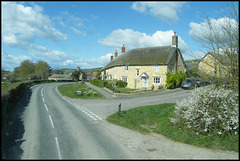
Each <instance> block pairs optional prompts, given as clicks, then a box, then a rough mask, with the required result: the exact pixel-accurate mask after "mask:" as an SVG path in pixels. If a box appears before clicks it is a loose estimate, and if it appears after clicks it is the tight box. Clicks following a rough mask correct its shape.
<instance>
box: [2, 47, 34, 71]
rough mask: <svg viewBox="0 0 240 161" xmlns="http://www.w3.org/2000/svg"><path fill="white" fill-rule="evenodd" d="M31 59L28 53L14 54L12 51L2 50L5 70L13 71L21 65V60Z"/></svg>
mask: <svg viewBox="0 0 240 161" xmlns="http://www.w3.org/2000/svg"><path fill="white" fill-rule="evenodd" d="M27 59H29V60H31V58H30V57H28V56H26V55H19V56H16V55H13V54H11V53H7V52H6V51H5V50H3V51H2V68H4V69H5V70H9V71H13V70H14V68H15V67H18V66H20V64H21V62H22V61H24V60H27Z"/></svg>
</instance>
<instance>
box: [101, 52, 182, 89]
mask: <svg viewBox="0 0 240 161" xmlns="http://www.w3.org/2000/svg"><path fill="white" fill-rule="evenodd" d="M176 61H177V63H176ZM171 65H172V66H173V71H172V73H175V72H176V70H178V71H182V72H186V69H185V66H184V60H183V59H182V57H181V56H180V54H176V53H175V56H173V57H172V59H171V60H170V62H169V64H168V65H159V72H155V65H148V66H140V65H139V66H128V70H127V71H126V70H125V66H115V67H112V68H109V69H106V70H105V71H106V76H107V78H106V80H113V79H118V80H122V77H127V82H128V85H127V88H132V89H142V88H143V81H142V80H141V75H142V74H143V73H146V74H147V75H148V77H149V78H148V89H151V88H152V85H154V89H158V87H160V86H162V87H164V88H166V79H167V76H166V73H167V72H171V71H170V69H171ZM137 69H139V76H137ZM101 75H102V78H103V77H104V75H105V74H104V71H102V72H101ZM154 77H160V83H154Z"/></svg>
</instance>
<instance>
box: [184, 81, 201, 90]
mask: <svg viewBox="0 0 240 161" xmlns="http://www.w3.org/2000/svg"><path fill="white" fill-rule="evenodd" d="M197 87H198V83H197V81H196V80H195V79H186V80H185V81H184V82H183V83H182V86H181V88H182V89H194V88H197Z"/></svg>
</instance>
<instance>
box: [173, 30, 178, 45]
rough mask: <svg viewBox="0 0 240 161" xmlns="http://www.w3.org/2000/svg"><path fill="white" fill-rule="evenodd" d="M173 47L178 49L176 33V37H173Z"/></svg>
mask: <svg viewBox="0 0 240 161" xmlns="http://www.w3.org/2000/svg"><path fill="white" fill-rule="evenodd" d="M172 47H176V48H178V36H177V35H176V32H174V36H172Z"/></svg>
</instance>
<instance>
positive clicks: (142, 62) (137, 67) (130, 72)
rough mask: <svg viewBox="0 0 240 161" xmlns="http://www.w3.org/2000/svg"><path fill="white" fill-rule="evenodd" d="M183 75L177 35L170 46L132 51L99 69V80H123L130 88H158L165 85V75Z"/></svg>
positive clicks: (116, 56)
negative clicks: (179, 73)
mask: <svg viewBox="0 0 240 161" xmlns="http://www.w3.org/2000/svg"><path fill="white" fill-rule="evenodd" d="M176 71H182V72H185V71H186V69H185V63H184V60H183V57H182V54H181V51H180V49H179V48H178V36H176V33H174V36H172V45H170V46H158V47H146V48H138V49H132V50H130V51H128V52H126V53H125V47H124V45H123V47H122V54H121V55H120V56H118V53H117V51H116V52H115V58H114V59H113V56H111V59H110V62H109V63H108V64H107V65H106V66H105V67H103V68H102V69H101V75H102V79H106V80H113V79H118V80H122V81H126V82H127V83H128V84H127V87H128V88H132V89H151V88H154V89H158V88H160V87H165V86H166V73H167V72H172V73H175V72H176Z"/></svg>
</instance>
